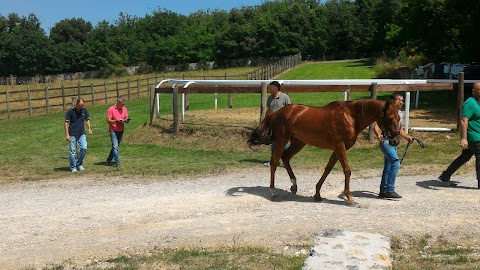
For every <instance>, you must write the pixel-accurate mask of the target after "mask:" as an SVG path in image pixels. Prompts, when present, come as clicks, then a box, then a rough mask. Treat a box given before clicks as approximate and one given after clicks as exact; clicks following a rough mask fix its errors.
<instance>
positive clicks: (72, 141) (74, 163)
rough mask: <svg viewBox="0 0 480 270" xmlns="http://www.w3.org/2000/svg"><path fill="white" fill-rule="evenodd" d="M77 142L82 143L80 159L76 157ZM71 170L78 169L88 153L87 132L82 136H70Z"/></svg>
mask: <svg viewBox="0 0 480 270" xmlns="http://www.w3.org/2000/svg"><path fill="white" fill-rule="evenodd" d="M77 143H78V144H79V145H80V153H79V154H78V159H77V160H76V159H75V156H76V155H77ZM69 148H70V149H69V152H70V170H73V169H76V168H78V167H79V166H83V159H84V158H85V155H86V154H87V136H86V135H85V134H83V135H80V137H75V136H70V147H69Z"/></svg>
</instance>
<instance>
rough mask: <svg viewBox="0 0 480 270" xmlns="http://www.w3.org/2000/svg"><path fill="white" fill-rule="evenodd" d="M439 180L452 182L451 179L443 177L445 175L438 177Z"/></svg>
mask: <svg viewBox="0 0 480 270" xmlns="http://www.w3.org/2000/svg"><path fill="white" fill-rule="evenodd" d="M438 180H440V181H442V182H444V183H445V182H450V177H446V176H445V175H443V173H442V174H441V175H440V176H439V177H438Z"/></svg>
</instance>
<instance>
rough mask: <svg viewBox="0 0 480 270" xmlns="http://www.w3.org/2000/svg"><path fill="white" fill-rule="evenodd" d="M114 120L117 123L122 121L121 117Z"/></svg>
mask: <svg viewBox="0 0 480 270" xmlns="http://www.w3.org/2000/svg"><path fill="white" fill-rule="evenodd" d="M115 122H117V123H122V122H123V119H118V120H115Z"/></svg>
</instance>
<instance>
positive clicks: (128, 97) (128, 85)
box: [127, 77, 156, 100]
mask: <svg viewBox="0 0 480 270" xmlns="http://www.w3.org/2000/svg"><path fill="white" fill-rule="evenodd" d="M155 78H156V77H155ZM127 100H130V79H128V80H127Z"/></svg>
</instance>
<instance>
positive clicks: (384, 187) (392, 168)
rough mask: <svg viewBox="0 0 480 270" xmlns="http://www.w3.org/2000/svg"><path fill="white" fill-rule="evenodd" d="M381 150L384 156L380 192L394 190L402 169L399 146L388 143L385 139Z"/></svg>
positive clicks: (381, 144)
mask: <svg viewBox="0 0 480 270" xmlns="http://www.w3.org/2000/svg"><path fill="white" fill-rule="evenodd" d="M380 150H382V152H383V157H384V166H383V173H382V181H381V182H380V192H394V191H395V181H396V180H397V173H398V170H399V169H400V160H399V159H398V155H397V147H394V146H391V145H390V144H389V143H388V140H384V141H382V142H381V143H380Z"/></svg>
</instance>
